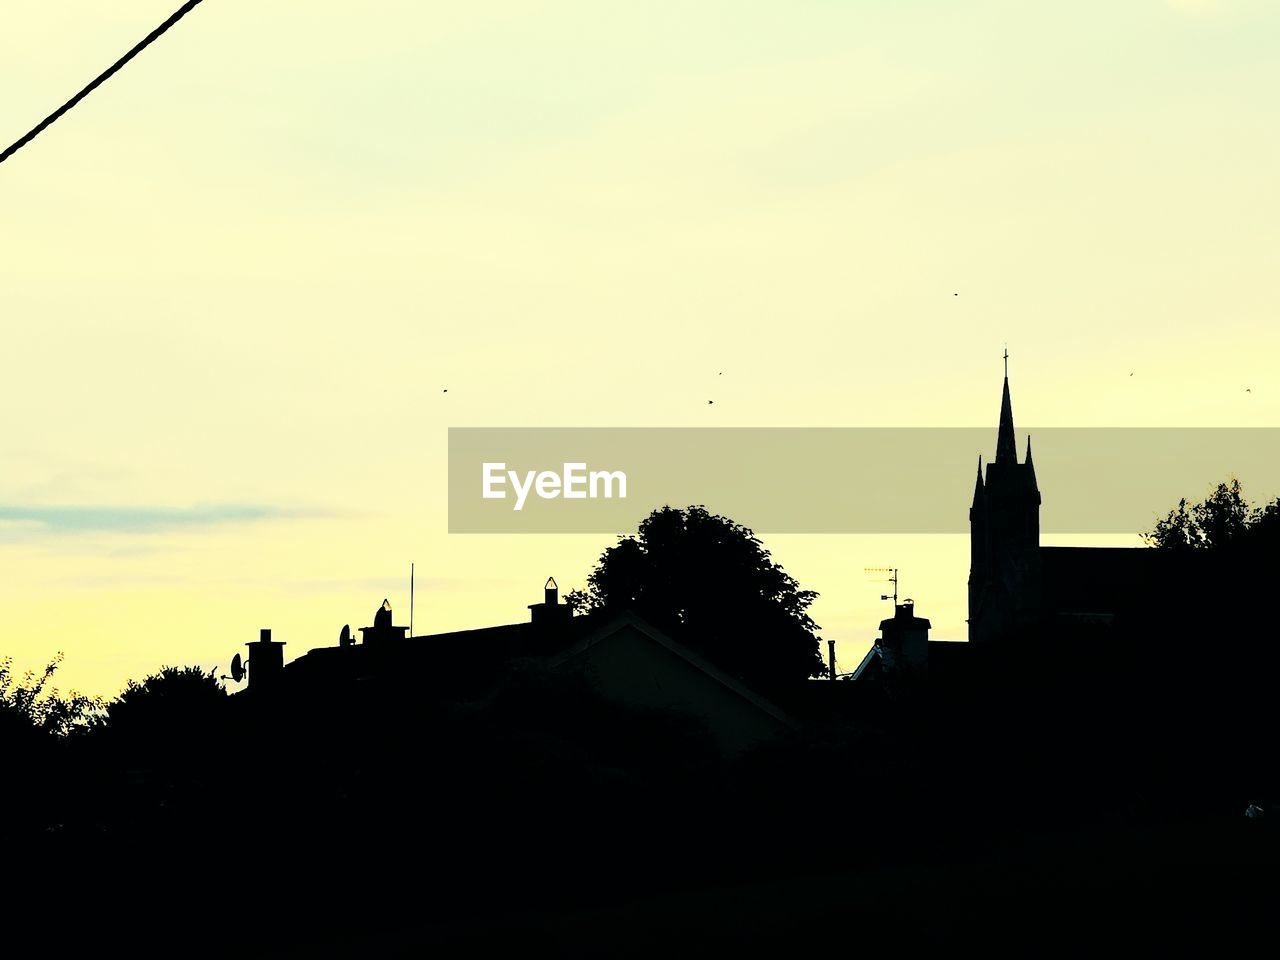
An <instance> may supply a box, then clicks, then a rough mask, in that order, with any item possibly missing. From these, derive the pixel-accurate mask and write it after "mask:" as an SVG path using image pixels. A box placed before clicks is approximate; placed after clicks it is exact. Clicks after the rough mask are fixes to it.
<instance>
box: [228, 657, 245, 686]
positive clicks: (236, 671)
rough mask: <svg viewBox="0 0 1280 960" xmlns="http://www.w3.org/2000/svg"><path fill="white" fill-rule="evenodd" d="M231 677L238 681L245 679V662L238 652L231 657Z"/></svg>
mask: <svg viewBox="0 0 1280 960" xmlns="http://www.w3.org/2000/svg"><path fill="white" fill-rule="evenodd" d="M231 679H232V680H234V681H235V682H236V683H239V682H240V681H241V680H243V679H244V663H243V662H242V661H241V660H240V654H238V653H237V654H236V655H235V656H234V657H232V658H231Z"/></svg>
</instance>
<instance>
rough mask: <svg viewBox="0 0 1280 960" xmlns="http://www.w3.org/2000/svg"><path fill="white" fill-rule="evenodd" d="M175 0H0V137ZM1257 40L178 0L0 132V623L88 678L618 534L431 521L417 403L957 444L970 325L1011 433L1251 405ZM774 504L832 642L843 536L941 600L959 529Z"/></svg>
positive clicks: (1012, 14) (312, 629)
mask: <svg viewBox="0 0 1280 960" xmlns="http://www.w3.org/2000/svg"><path fill="white" fill-rule="evenodd" d="M177 6H179V0H115V2H112V3H110V4H107V3H102V2H89V0H7V2H6V3H5V10H4V15H3V29H0V141H3V144H0V147H2V146H3V145H7V144H8V143H9V142H11V141H13V140H16V139H17V138H18V137H19V136H21V135H22V134H23V133H25V132H26V131H27V130H28V129H29V128H30V127H32V126H33V125H34V124H35V123H36V122H37V121H38V120H40V119H41V118H42V117H44V116H45V115H46V114H47V113H49V112H50V111H51V110H52V109H53V108H55V107H56V106H57V105H59V104H60V103H61V102H62V101H63V100H65V99H66V98H67V97H69V96H70V95H71V94H72V93H74V92H75V90H77V89H78V88H79V87H80V86H82V85H83V84H84V83H85V82H87V81H88V80H89V79H91V78H92V76H93V75H95V74H96V73H97V72H98V71H100V70H101V69H102V68H104V67H105V66H106V65H108V64H109V63H110V62H112V61H113V60H114V59H116V58H117V57H118V56H120V55H121V54H122V53H123V52H124V51H125V50H127V49H128V48H129V47H130V46H131V45H132V44H133V43H135V42H136V41H137V40H139V39H141V37H142V36H144V35H145V34H146V33H147V32H148V31H149V30H151V29H152V28H153V27H154V26H156V25H157V24H159V23H160V22H161V21H162V20H163V19H164V18H165V17H166V16H168V15H169V14H170V13H171V12H172V11H173V10H174V9H175V8H176V7H177ZM1277 49H1280V8H1277V7H1276V5H1275V4H1268V3H1263V2H1261V0H1258V2H1245V0H1218V2H1209V0H1204V2H1191V0H1182V2H1172V0H1121V2H1116V0H1110V2H1106V3H1103V2H1076V3H1070V4H1067V3H1056V4H1048V3H1037V4H1030V3H1024V2H1012V0H1009V2H999V3H997V2H970V3H963V4H961V3H955V2H940V0H939V2H912V0H900V2H894V3H889V2H864V3H853V2H844V3H839V2H834V0H793V2H788V3H782V2H773V3H758V2H743V0H736V2H732V3H731V2H727V0H723V2H722V0H701V2H697V3H688V2H686V3H670V2H663V0H646V2H643V3H641V2H633V3H610V2H600V0H594V2H586V0H582V2H559V3H555V2H547V3H532V2H529V3H509V2H489V3H484V4H470V5H465V4H456V3H454V4H436V3H430V2H423V0H414V2H408V0H385V2H381V3H365V4H353V3H336V2H328V0H316V2H312V3H308V4H299V3H296V2H292V3H280V2H272V0H258V2H254V3H246V2H243V0H242V2H231V0H207V2H205V3H204V4H202V5H201V6H200V7H198V8H197V9H196V10H195V11H194V12H193V13H192V14H191V15H190V16H188V17H187V18H186V19H185V20H184V21H182V22H181V23H180V24H179V25H178V26H176V27H175V28H174V29H173V30H172V31H171V32H170V33H169V34H167V35H166V36H165V37H163V38H162V39H161V40H160V41H159V42H158V43H156V44H155V45H154V46H153V47H151V48H150V49H148V50H147V51H146V52H144V53H143V54H142V55H141V56H140V57H139V58H138V59H137V60H136V61H134V62H133V63H132V64H130V65H129V66H128V67H126V68H125V69H124V71H122V72H121V73H120V74H119V75H117V76H116V77H115V78H113V79H112V80H111V81H109V82H108V83H107V84H106V85H105V86H103V87H102V88H101V89H100V90H98V91H97V92H96V93H95V94H93V95H92V96H91V97H89V99H87V100H86V101H85V102H84V103H83V104H81V105H80V107H78V108H77V109H76V110H74V111H72V113H70V114H69V115H68V116H67V117H65V118H64V119H63V120H61V121H60V122H59V123H57V124H56V125H55V126H53V127H52V128H51V129H50V130H48V131H47V132H46V133H45V134H44V135H43V136H41V137H40V138H39V139H37V140H36V141H35V142H34V143H32V144H30V145H29V146H27V147H26V148H25V149H24V150H22V151H21V152H19V153H18V154H17V155H16V156H14V157H13V158H12V159H11V160H9V161H7V162H6V163H4V164H3V165H0V324H3V333H4V337H3V352H2V353H0V358H2V361H3V367H2V373H3V375H2V376H0V411H2V416H3V428H2V429H0V451H2V452H0V464H2V465H3V469H0V613H2V614H3V629H4V634H5V639H4V640H3V642H0V656H2V655H5V654H10V655H12V656H14V657H15V658H16V661H17V663H18V664H19V666H21V667H24V668H25V667H32V666H36V665H37V664H38V663H39V662H41V661H42V660H44V659H46V658H47V657H48V656H49V655H51V654H53V653H54V652H56V651H65V654H66V660H65V663H64V666H63V668H62V671H61V673H60V675H59V676H60V685H61V686H62V687H64V688H65V687H67V686H76V687H79V688H81V689H84V690H88V691H90V692H93V693H101V694H112V693H114V692H115V691H116V690H118V689H119V688H120V687H121V685H122V684H123V683H124V682H125V681H126V680H127V679H128V678H129V677H140V676H142V675H144V674H145V673H147V672H150V671H153V670H155V669H158V668H159V667H160V666H161V665H163V664H186V663H199V664H202V665H205V666H214V665H219V666H221V667H222V668H223V669H225V667H226V664H227V663H228V661H229V660H230V657H231V656H232V654H234V653H235V652H237V651H243V649H244V648H243V646H242V644H244V643H245V642H247V641H249V640H252V639H255V637H256V633H257V630H258V628H259V627H267V626H269V627H272V628H273V629H274V631H275V635H276V639H279V640H284V641H286V642H287V643H288V644H289V646H288V647H287V648H286V651H287V654H288V655H289V656H296V655H299V654H301V653H303V652H304V651H305V650H307V649H309V648H310V647H313V646H318V645H323V644H331V643H334V642H335V641H336V638H337V635H338V631H339V629H340V628H341V626H342V625H343V624H344V623H350V624H351V625H352V626H353V627H357V626H362V625H366V624H368V623H370V622H371V618H372V615H373V611H374V609H375V608H376V607H377V605H378V604H379V603H380V602H381V600H382V599H383V597H384V596H385V597H389V598H390V599H391V601H392V604H393V605H394V607H395V609H396V613H397V617H396V619H397V621H398V622H406V623H407V620H408V572H409V564H410V562H411V561H414V562H416V564H417V574H418V590H417V610H416V627H417V628H418V632H420V633H421V632H428V631H436V630H446V629H456V628H462V627H470V626H484V625H489V624H493V623H502V622H512V621H515V620H519V619H522V618H523V617H524V616H525V615H526V610H525V606H526V605H527V604H529V603H532V602H535V601H537V600H538V599H540V588H541V585H542V582H543V581H544V580H545V579H546V577H547V576H548V575H550V574H554V575H555V576H556V578H557V579H558V581H559V582H560V584H561V586H562V587H563V588H565V589H568V588H571V587H574V586H580V585H582V583H583V581H584V580H585V577H586V575H587V573H588V572H589V570H590V568H591V565H592V563H593V561H594V559H595V558H596V557H597V556H598V554H599V553H600V551H601V550H602V549H603V548H604V547H606V546H607V545H608V544H609V543H610V542H611V541H612V538H611V537H608V536H563V535H562V536H555V535H546V536H532V535H530V536H517V535H512V536H498V535H474V536H464V535H453V536H450V535H449V534H448V533H447V530H446V509H447V503H446V497H445V481H446V471H445V467H446V431H447V428H449V427H450V426H680V427H689V426H703V425H715V426H931V427H932V426H987V425H990V427H991V442H990V444H989V446H988V449H987V450H986V451H985V452H986V453H987V454H988V455H990V454H991V453H992V452H994V444H995V423H996V416H997V412H998V407H999V399H1000V375H1001V361H1000V354H1001V350H1002V349H1003V346H1004V344H1005V343H1006V342H1007V343H1008V344H1009V350H1010V353H1011V361H1010V373H1011V381H1012V386H1013V397H1014V411H1015V414H1016V416H1017V420H1018V424H1019V427H1020V428H1023V427H1035V426H1112V425H1126V426H1225V425H1231V426H1237V425H1238V426H1280V385H1277V383H1276V379H1275V377H1274V373H1273V371H1274V369H1275V362H1276V357H1277V356H1278V355H1280V324H1278V323H1277V322H1276V308H1277V304H1278V302H1280V289H1278V283H1280V279H1278V278H1280V235H1278V234H1277V232H1276V224H1277V223H1278V222H1280V195H1278V193H1277V177H1276V171H1277V170H1278V169H1280V124H1277V122H1276V117H1277V93H1276V91H1280V59H1278V58H1277V57H1276V55H1275V54H1276V50H1277ZM720 371H723V376H718V373H719V372H720ZM1131 373H1132V376H1130V374H1131ZM446 389H447V391H448V392H447V393H445V392H444V391H445V390H446ZM1247 389H1248V390H1251V391H1252V392H1246V390H1247ZM708 399H714V400H715V403H714V404H713V405H708V404H707V402H706V401H707V400H708ZM977 452H978V451H975V454H976V453H977ZM891 466H892V465H886V464H868V469H869V470H871V469H891ZM973 469H974V464H973V462H972V461H971V460H966V461H965V462H959V463H939V464H937V465H936V473H937V483H938V484H939V486H940V487H942V486H944V485H955V484H959V485H962V486H964V487H966V488H967V487H969V486H971V485H972V482H973ZM1228 469H1229V465H1226V464H1224V465H1223V473H1224V475H1225V473H1226V472H1227V471H1228ZM1039 479H1040V485H1041V488H1042V491H1043V495H1044V497H1045V499H1046V501H1047V500H1049V499H1050V498H1052V497H1053V495H1054V489H1053V484H1054V478H1053V477H1052V476H1045V475H1041V476H1040V478H1039ZM1242 479H1243V480H1244V482H1245V486H1246V492H1247V493H1250V494H1252V495H1254V496H1255V497H1257V498H1262V497H1264V496H1265V497H1274V496H1275V495H1276V494H1278V493H1280V491H1275V490H1261V489H1257V490H1253V489H1250V488H1249V486H1248V477H1244V478H1242ZM1203 492H1204V491H1201V490H1190V491H1187V493H1188V495H1192V496H1199V495H1200V494H1202V493H1203ZM780 495H785V492H783V493H781V494H780ZM651 506H655V505H653V504H638V505H637V519H638V518H639V516H640V515H642V514H643V512H644V511H645V509H647V508H648V507H651ZM707 506H708V507H709V508H711V509H713V510H714V509H715V506H716V505H715V504H714V503H708V504H707ZM1168 506H1169V504H1159V503H1153V504H1152V511H1153V518H1154V514H1155V512H1156V511H1158V510H1160V509H1161V508H1167V507H1168ZM735 519H737V520H739V521H741V522H743V523H746V524H747V525H751V523H752V518H751V517H735ZM1135 532H1136V531H1135ZM762 536H763V538H764V540H765V543H766V545H767V546H768V547H769V548H770V549H772V551H773V553H774V555H775V557H776V558H777V559H778V560H779V561H780V562H781V563H782V564H783V565H784V566H785V567H786V568H787V569H788V570H789V571H790V572H791V573H792V574H794V575H795V576H796V577H797V578H798V579H799V580H800V581H801V583H802V584H803V585H804V586H806V587H810V588H812V589H815V590H818V591H819V592H820V593H821V599H820V600H819V601H818V603H817V604H816V605H815V607H814V610H813V613H814V616H815V619H817V620H818V622H819V623H820V624H821V625H822V627H823V628H824V629H823V636H824V638H832V639H835V640H837V641H838V644H839V646H838V655H839V657H840V659H841V664H842V667H844V668H846V669H848V668H851V667H852V666H853V665H854V664H856V662H857V660H858V659H859V658H860V657H861V655H862V653H863V651H864V650H865V649H866V647H867V645H868V644H869V642H870V640H871V638H872V637H873V636H874V634H875V632H876V624H877V622H878V621H879V620H880V619H881V618H882V617H883V616H886V615H887V614H888V613H889V610H888V609H887V604H885V603H882V602H880V601H879V599H878V597H879V593H880V589H881V585H880V584H876V583H872V582H870V577H869V575H867V574H864V572H863V569H864V568H865V567H871V566H874V567H882V566H898V567H900V568H901V569H902V579H903V588H904V591H905V593H906V594H909V595H911V596H913V597H915V599H916V601H917V604H918V609H919V612H920V613H921V615H923V616H927V617H930V618H931V619H932V620H933V624H934V636H936V637H943V638H962V637H963V636H964V630H965V626H964V618H965V610H964V604H965V577H966V575H967V566H968V557H967V551H968V544H967V540H966V538H964V537H960V536H923V535H915V536H906V535H904V536H898V537H891V536H877V537H860V536H835V535H830V536H816V535H811V536H770V535H769V534H768V532H767V531H763V532H762ZM1085 540H1087V541H1088V542H1136V541H1132V540H1131V541H1124V540H1122V539H1117V538H1111V539H1110V540H1106V539H1104V538H1101V537H1098V538H1092V539H1089V538H1085ZM1059 542H1062V541H1059ZM1072 542H1084V541H1082V540H1081V539H1080V538H1076V539H1075V540H1073V541H1072Z"/></svg>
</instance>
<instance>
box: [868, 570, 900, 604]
mask: <svg viewBox="0 0 1280 960" xmlns="http://www.w3.org/2000/svg"><path fill="white" fill-rule="evenodd" d="M863 572H864V573H888V574H891V576H889V577H888V578H886V582H888V583H892V584H893V596H892V600H893V605H894V606H895V607H896V606H897V605H898V568H897V567H865V568H864V570H863ZM880 599H881V600H889V599H891V598H890V595H889V594H887V593H882V594H880Z"/></svg>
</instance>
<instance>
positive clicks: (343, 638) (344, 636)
mask: <svg viewBox="0 0 1280 960" xmlns="http://www.w3.org/2000/svg"><path fill="white" fill-rule="evenodd" d="M338 646H340V647H349V646H351V624H349V623H344V624H343V625H342V632H341V633H340V634H338Z"/></svg>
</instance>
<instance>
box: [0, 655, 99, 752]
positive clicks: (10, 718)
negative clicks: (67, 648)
mask: <svg viewBox="0 0 1280 960" xmlns="http://www.w3.org/2000/svg"><path fill="white" fill-rule="evenodd" d="M61 663H62V654H61V653H59V654H57V655H56V656H55V657H54V658H53V659H52V660H50V661H49V663H48V664H47V665H46V666H45V668H44V669H43V670H42V671H41V672H40V673H39V674H37V673H36V672H35V671H28V672H27V673H26V674H25V675H24V676H23V678H22V679H21V680H18V679H17V678H16V677H15V675H14V673H13V658H12V657H5V658H4V659H2V660H0V729H3V730H4V731H6V732H16V731H19V730H21V731H23V732H28V733H35V734H46V735H50V736H66V735H68V734H70V733H72V732H74V731H76V730H81V729H84V728H85V727H86V726H87V725H88V724H89V723H90V722H91V721H92V719H93V716H94V714H95V712H96V711H97V710H98V709H99V708H100V707H101V706H102V703H101V701H100V700H98V699H96V698H94V697H89V696H85V695H84V694H81V693H76V692H75V691H74V690H73V691H72V692H71V693H69V694H67V695H65V696H64V695H62V694H60V693H59V692H58V691H57V689H55V688H53V687H51V686H50V681H51V680H52V679H53V675H54V673H56V672H57V670H58V666H59V665H60V664H61Z"/></svg>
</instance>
